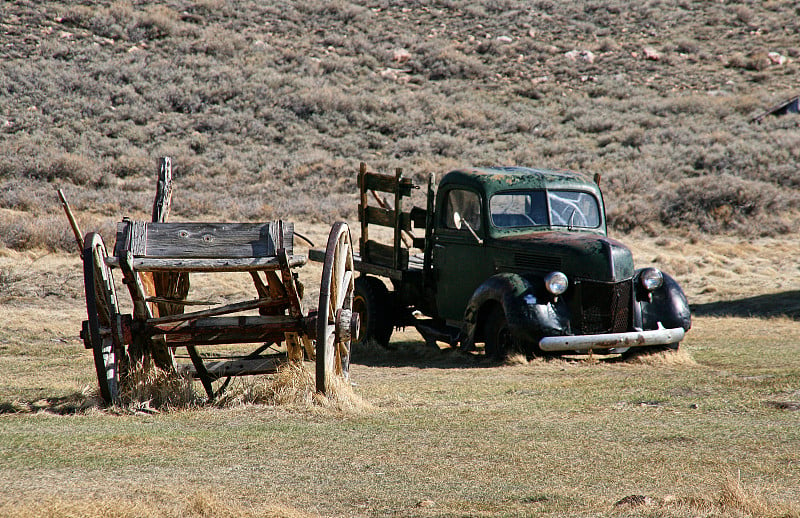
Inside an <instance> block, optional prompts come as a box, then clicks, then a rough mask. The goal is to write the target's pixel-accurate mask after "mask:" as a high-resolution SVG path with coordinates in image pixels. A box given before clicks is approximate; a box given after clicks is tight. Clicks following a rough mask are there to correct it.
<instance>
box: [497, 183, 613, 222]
mask: <svg viewBox="0 0 800 518" xmlns="http://www.w3.org/2000/svg"><path fill="white" fill-rule="evenodd" d="M489 210H490V212H491V217H492V223H493V224H494V225H495V226H496V227H501V228H507V227H531V226H548V225H549V226H563V227H569V228H574V227H581V228H597V227H599V226H600V208H599V205H598V203H597V198H595V197H594V195H592V194H591V193H588V192H581V191H555V190H554V191H543V190H537V191H522V192H520V191H517V192H504V193H498V194H495V195H494V196H492V198H491V200H490V201H489Z"/></svg>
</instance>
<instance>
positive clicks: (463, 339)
mask: <svg viewBox="0 0 800 518" xmlns="http://www.w3.org/2000/svg"><path fill="white" fill-rule="evenodd" d="M358 185H359V194H360V203H359V208H358V213H359V221H360V224H361V236H360V239H359V248H360V250H359V253H358V254H356V255H355V256H354V260H355V269H356V270H357V271H358V272H360V274H359V277H358V278H357V279H356V281H355V290H354V294H353V311H354V312H356V313H357V314H358V315H359V316H360V329H359V332H358V336H357V339H356V340H355V342H356V344H358V343H359V342H363V341H365V340H375V341H377V342H378V343H381V344H387V343H388V342H389V339H390V337H391V334H392V332H393V329H395V328H396V327H398V326H415V327H416V328H417V329H418V330H419V331H420V333H421V334H422V335H423V337H425V339H426V340H427V341H429V342H442V341H443V342H446V343H449V344H450V345H452V346H454V347H460V348H462V349H464V350H467V351H478V352H479V351H480V346H479V344H481V343H482V344H484V345H483V349H484V351H485V354H486V355H487V356H489V357H493V358H496V359H501V358H503V357H505V356H507V355H508V354H509V353H512V352H522V353H525V354H527V355H529V356H535V355H544V354H569V353H587V352H589V351H592V352H594V353H596V354H623V355H624V354H632V353H634V352H643V351H648V352H652V351H657V350H665V349H677V348H678V344H679V343H680V341H681V340H682V339H683V337H684V334H685V333H686V331H688V330H689V328H690V327H691V314H690V311H689V305H688V303H687V301H686V297H685V295H684V293H683V291H682V289H681V287H680V286H679V285H678V283H677V282H676V281H675V279H673V278H672V277H670V276H669V275H667V274H666V273H663V272H661V271H660V270H658V269H656V268H653V267H647V268H640V269H637V268H635V267H634V262H633V255H632V253H631V251H630V249H628V248H627V247H626V246H625V245H623V244H622V243H620V242H619V241H616V240H614V239H612V238H610V237H608V235H607V230H606V216H605V209H604V204H603V196H602V193H601V190H600V187H599V176H595V178H594V179H589V178H587V177H586V176H584V175H582V174H580V173H576V172H572V171H561V170H558V171H554V170H542V169H533V168H526V167H486V168H469V169H460V170H456V171H451V172H449V173H447V174H445V175H444V176H443V177H442V179H441V181H440V182H439V184H438V185H435V178H434V176H433V175H431V176H430V178H429V181H428V185H427V201H426V203H425V205H426V206H425V207H424V208H422V207H413V208H411V210H409V211H405V210H404V209H403V205H404V199H405V198H409V197H410V196H411V193H412V191H413V190H414V189H418V188H419V187H418V186H416V185H414V184H413V182H412V181H411V180H410V179H409V178H405V177H403V174H402V171H401V170H397V171H395V174H394V175H391V174H378V173H373V172H368V171H367V167H366V165H364V164H361V169H360V171H359V176H358ZM375 225H377V226H379V227H389V229H391V230H389V231H384V233H383V236H384V240H383V241H384V242H380V239H372V238H371V237H372V236H371V232H370V230H371V226H375ZM385 241H390V242H388V243H387V242H385ZM389 286H390V287H391V289H389Z"/></svg>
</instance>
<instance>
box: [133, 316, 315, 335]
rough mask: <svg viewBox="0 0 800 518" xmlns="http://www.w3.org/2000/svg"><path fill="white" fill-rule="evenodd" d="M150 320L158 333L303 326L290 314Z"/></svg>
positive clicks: (299, 328)
mask: <svg viewBox="0 0 800 518" xmlns="http://www.w3.org/2000/svg"><path fill="white" fill-rule="evenodd" d="M152 321H153V320H152V319H150V320H148V323H147V324H146V327H147V329H150V330H155V331H156V334H161V333H164V334H184V333H192V332H203V331H210V332H213V331H218V330H226V331H241V332H247V331H248V330H262V329H263V330H268V329H275V330H280V331H281V332H283V331H299V330H301V328H302V326H303V322H302V320H301V319H298V318H293V317H290V316H285V315H279V316H239V317H207V318H197V319H194V320H191V321H188V322H172V323H162V324H158V323H156V324H151V323H150V322H152Z"/></svg>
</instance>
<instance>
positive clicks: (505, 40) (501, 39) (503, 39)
mask: <svg viewBox="0 0 800 518" xmlns="http://www.w3.org/2000/svg"><path fill="white" fill-rule="evenodd" d="M497 41H499V42H500V43H511V42H512V41H514V39H513V38H511V36H498V37H497Z"/></svg>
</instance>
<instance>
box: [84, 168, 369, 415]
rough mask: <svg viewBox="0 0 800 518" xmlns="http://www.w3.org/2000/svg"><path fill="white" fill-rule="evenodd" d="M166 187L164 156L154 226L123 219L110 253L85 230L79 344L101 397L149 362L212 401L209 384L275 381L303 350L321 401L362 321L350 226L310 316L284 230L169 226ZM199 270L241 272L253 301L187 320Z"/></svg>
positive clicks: (114, 394)
mask: <svg viewBox="0 0 800 518" xmlns="http://www.w3.org/2000/svg"><path fill="white" fill-rule="evenodd" d="M172 190H173V189H172V174H171V161H170V160H169V159H162V162H161V167H160V171H159V179H158V183H157V193H156V200H155V202H154V204H153V221H134V220H130V219H123V221H121V222H120V223H119V224H118V226H117V234H116V243H115V245H114V248H113V253H112V254H111V255H108V252H107V249H106V247H105V244H104V243H103V240H102V238H101V237H100V235H99V234H97V233H94V232H91V233H89V234H87V235H86V237H85V239H84V241H83V261H84V280H85V287H86V305H87V314H88V317H89V318H88V320H87V321H86V322H84V324H83V326H82V329H83V330H82V332H81V336H82V337H83V339H84V343H85V345H86V347H87V348H88V349H91V350H92V351H93V355H94V360H95V367H96V370H97V375H98V382H99V385H100V392H101V395H102V397H103V399H104V400H105V401H106V402H107V403H110V404H111V403H116V402H118V401H119V398H120V394H121V387H122V386H123V385H124V383H125V380H126V377H127V374H128V369H129V366H130V365H132V364H133V363H134V362H143V363H144V364H146V365H147V364H150V361H151V360H152V364H153V365H154V366H155V367H156V368H160V369H163V370H167V371H171V372H176V373H177V372H182V373H189V374H191V375H192V376H195V377H197V378H199V379H200V381H201V382H202V384H203V387H204V388H205V390H206V393H207V394H208V397H209V399H213V398H215V397H216V396H218V395H219V393H220V392H221V391H222V390H224V388H225V387H226V386H227V381H226V382H224V383H222V384H221V385H220V386H218V387H216V388H215V387H214V383H215V382H216V381H217V380H219V379H220V378H222V377H230V376H241V375H248V374H264V373H272V372H275V371H276V369H277V368H278V367H279V366H280V365H281V364H282V363H284V362H285V361H287V360H288V361H302V360H303V357H304V353H305V356H307V357H308V358H309V359H312V360H315V361H316V363H317V367H316V378H317V379H316V381H317V390H318V391H320V392H325V390H326V387H327V385H328V384H329V383H330V381H331V379H332V377H334V376H341V377H345V378H346V377H347V376H348V374H349V359H350V337H351V336H352V335H353V334H354V332H353V330H354V329H355V331H356V332H357V329H358V324H359V323H358V318H357V317H354V316H353V312H352V298H353V279H354V275H353V272H354V269H353V251H352V245H351V240H350V231H349V229H348V228H347V225H346V224H345V223H337V224H335V225H334V226H333V228H332V229H331V235H330V237H329V240H328V247H327V249H326V252H325V264H324V267H323V275H322V279H321V282H320V284H321V286H320V293H321V296H320V304H319V311H314V310H312V311H306V310H305V308H304V307H303V301H302V293H303V286H302V284H301V283H300V281H299V280H298V275H297V274H296V273H295V272H294V270H293V269H294V268H296V267H300V266H302V265H304V264H305V263H306V257H305V256H300V255H294V253H293V245H294V243H293V241H294V225H293V224H292V223H289V222H285V221H282V220H276V221H271V222H266V223H224V222H216V223H208V222H185V223H180V222H179V223H167V222H166V218H167V215H168V213H169V209H170V203H171V194H172ZM112 269H118V270H119V271H121V273H122V282H123V284H124V285H125V287H126V288H127V291H128V292H129V294H130V297H131V300H132V303H133V314H132V315H121V314H120V312H119V304H118V301H117V293H116V287H115V283H114V277H113V274H112ZM200 272H216V273H240V272H246V273H249V274H250V277H251V279H252V282H253V286H254V289H255V290H254V291H255V298H252V299H248V300H243V301H240V302H234V303H228V304H211V303H208V304H204V305H209V306H211V307H208V308H206V309H200V310H198V311H191V312H185V308H186V306H190V305H197V304H198V303H197V302H195V301H191V300H189V299H188V295H189V291H190V287H191V284H190V275H191V274H194V273H200ZM254 312H257V315H256V314H253V313H254ZM281 344H284V347H283V348H285V350H286V353H274V352H272V353H270V352H269V346H271V345H276V346H277V345H281ZM210 345H228V346H244V347H246V348H248V349H247V350H245V351H244V352H239V353H237V355H234V356H233V357H232V358H229V359H228V360H225V361H217V360H212V359H211V357H208V356H207V357H204V356H203V355H201V354H200V353H199V352H198V351H197V349H196V347H198V346H210ZM176 347H185V348H186V351H187V353H188V357H189V358H190V360H191V365H180V364H179V363H178V362H177V361H176V358H177V357H176V355H175V348H176ZM253 347H255V350H250V348H253ZM229 349H230V347H229V348H228V349H226V351H228V350H229Z"/></svg>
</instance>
